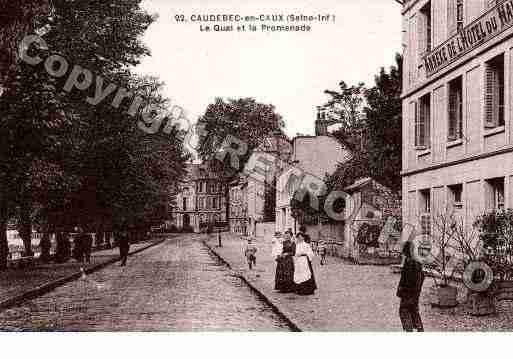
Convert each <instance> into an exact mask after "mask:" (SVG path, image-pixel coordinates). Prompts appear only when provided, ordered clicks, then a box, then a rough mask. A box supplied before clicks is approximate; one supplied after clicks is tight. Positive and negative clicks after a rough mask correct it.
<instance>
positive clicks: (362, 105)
mask: <svg viewBox="0 0 513 359" xmlns="http://www.w3.org/2000/svg"><path fill="white" fill-rule="evenodd" d="M340 86H341V91H340V92H334V91H327V92H326V93H328V94H329V95H330V96H331V99H330V101H329V102H328V104H327V106H328V108H329V109H330V112H334V113H335V115H337V108H338V109H343V110H342V111H341V112H340V111H339V112H340V113H341V115H339V116H340V118H342V119H343V121H342V126H341V127H340V129H338V130H337V131H335V132H334V133H333V135H334V136H335V137H336V138H337V139H338V140H339V141H340V142H341V143H342V144H343V145H344V146H346V148H348V149H349V150H350V151H351V153H352V157H351V159H350V160H349V161H348V162H345V163H343V164H340V165H339V166H338V167H337V170H336V171H335V173H334V174H333V175H331V176H328V177H327V178H326V182H327V185H328V188H329V189H343V188H344V187H346V186H348V185H351V184H352V183H354V181H356V180H357V179H359V178H362V177H372V178H374V179H375V180H376V181H378V182H379V183H381V184H383V185H385V186H387V187H389V188H391V189H392V190H394V191H400V188H401V177H400V172H401V136H402V120H401V119H402V116H401V111H402V107H401V97H400V95H401V87H402V57H401V56H400V55H398V54H397V55H396V65H395V66H392V67H391V68H390V70H389V72H387V71H385V69H384V68H381V70H380V72H379V74H378V75H376V76H375V86H374V87H372V88H370V89H364V88H363V85H362V84H359V85H358V86H353V87H348V86H347V85H346V84H345V83H344V82H341V85H340Z"/></svg>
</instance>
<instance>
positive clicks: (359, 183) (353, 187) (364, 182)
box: [344, 177, 376, 192]
mask: <svg viewBox="0 0 513 359" xmlns="http://www.w3.org/2000/svg"><path fill="white" fill-rule="evenodd" d="M373 181H374V180H373V179H372V178H370V177H365V178H360V179H358V180H356V181H355V182H354V183H353V184H352V185H350V186H347V187H346V188H344V190H345V191H347V192H354V191H356V190H358V189H360V188H362V187H365V186H366V185H368V184H370V183H372V182H373ZM374 182H376V181H374Z"/></svg>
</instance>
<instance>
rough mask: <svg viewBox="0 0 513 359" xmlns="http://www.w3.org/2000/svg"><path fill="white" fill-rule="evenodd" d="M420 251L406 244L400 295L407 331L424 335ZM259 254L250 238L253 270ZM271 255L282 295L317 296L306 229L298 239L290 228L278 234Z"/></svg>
mask: <svg viewBox="0 0 513 359" xmlns="http://www.w3.org/2000/svg"><path fill="white" fill-rule="evenodd" d="M416 250H417V248H415V245H414V243H412V242H406V243H404V244H403V248H402V255H403V264H402V270H401V278H400V280H399V284H398V287H397V293H396V294H397V296H398V297H399V298H400V305H399V317H400V319H401V323H402V326H403V330H405V331H413V330H417V331H419V332H422V331H424V327H423V324H422V319H421V317H420V313H419V297H420V293H421V291H422V285H423V283H424V279H425V275H424V272H423V269H422V267H423V265H422V263H421V262H420V261H419V260H418V259H417V258H416V256H414V255H413V253H414V252H415V251H416ZM256 252H257V247H256V246H255V245H254V244H253V242H252V240H251V239H249V240H248V244H247V246H246V247H245V249H244V255H245V256H246V258H247V261H248V265H249V269H252V268H253V267H254V266H255V265H256ZM318 252H319V254H320V255H321V264H324V263H325V261H326V259H325V257H326V249H325V247H324V248H318ZM271 254H272V256H273V257H274V258H275V259H276V275H275V284H274V289H275V290H277V291H279V292H281V293H297V294H301V295H310V294H314V292H315V290H316V289H317V284H316V282H315V276H314V271H313V269H312V259H313V256H314V253H313V250H312V247H311V245H310V236H309V235H308V234H306V229H305V227H304V226H301V227H300V229H299V232H298V233H297V234H296V235H295V236H294V235H293V234H292V230H290V229H289V230H287V231H286V232H285V233H283V234H281V233H280V232H275V234H274V236H273V239H272V252H271Z"/></svg>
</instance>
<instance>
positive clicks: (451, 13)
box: [447, 0, 457, 36]
mask: <svg viewBox="0 0 513 359" xmlns="http://www.w3.org/2000/svg"><path fill="white" fill-rule="evenodd" d="M456 1H457V0H447V34H448V36H452V35H454V34H455V33H456V30H457V26H456Z"/></svg>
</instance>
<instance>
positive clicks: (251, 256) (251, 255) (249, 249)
mask: <svg viewBox="0 0 513 359" xmlns="http://www.w3.org/2000/svg"><path fill="white" fill-rule="evenodd" d="M252 242H253V241H252V240H251V238H249V239H248V244H247V245H246V248H245V249H244V256H245V257H246V259H247V261H248V266H249V269H252V268H253V267H254V266H255V265H256V255H255V254H256V252H257V248H256V246H255V245H254V244H253V243H252Z"/></svg>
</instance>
